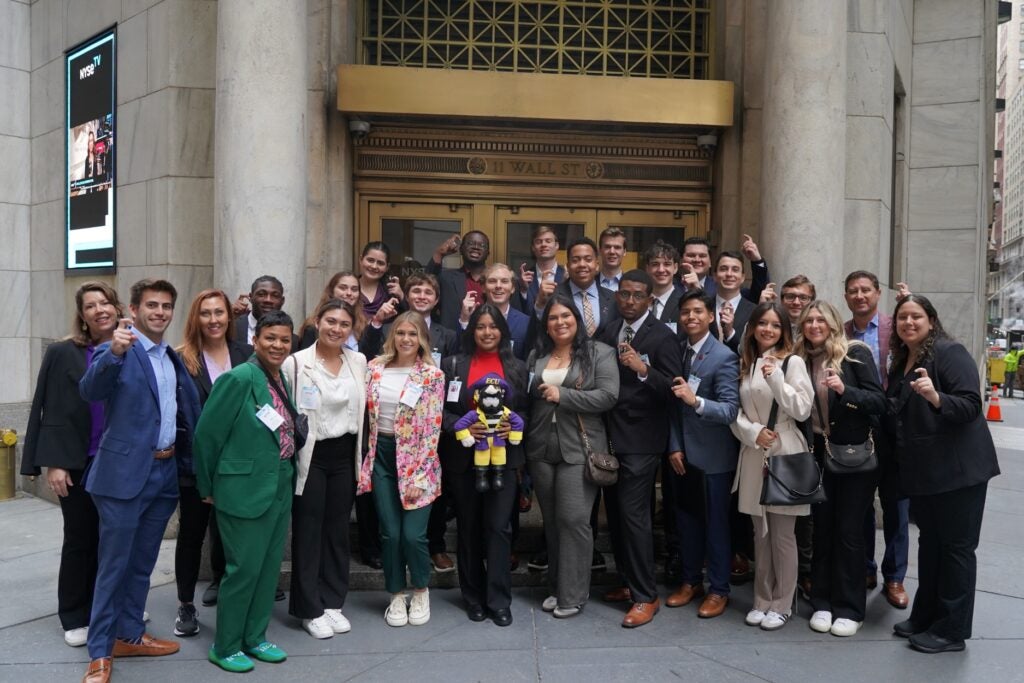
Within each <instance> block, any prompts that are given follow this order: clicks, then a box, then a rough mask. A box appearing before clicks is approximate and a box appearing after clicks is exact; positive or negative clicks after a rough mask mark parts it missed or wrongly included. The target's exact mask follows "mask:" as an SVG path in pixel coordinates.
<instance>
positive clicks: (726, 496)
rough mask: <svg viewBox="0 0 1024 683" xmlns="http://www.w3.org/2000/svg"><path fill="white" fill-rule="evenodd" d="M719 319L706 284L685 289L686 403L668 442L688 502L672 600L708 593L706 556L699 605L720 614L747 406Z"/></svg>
mask: <svg viewBox="0 0 1024 683" xmlns="http://www.w3.org/2000/svg"><path fill="white" fill-rule="evenodd" d="M714 319H715V301H714V299H712V298H711V297H710V296H707V295H705V294H704V293H703V292H702V291H700V290H695V291H692V292H688V293H687V294H685V295H684V296H683V300H682V302H681V304H680V307H679V329H680V331H681V332H682V333H683V334H684V335H685V339H686V341H684V342H683V349H684V355H683V373H682V375H681V376H679V377H676V378H675V380H674V382H673V392H674V393H675V395H676V398H678V399H679V401H680V402H679V403H678V404H676V414H675V417H673V419H672V420H671V425H670V426H671V430H670V433H669V446H668V449H669V458H668V460H669V464H670V465H671V466H672V469H673V470H674V471H675V474H676V476H677V480H676V481H674V482H673V484H672V485H673V487H674V490H675V492H676V498H677V502H678V503H680V507H679V508H677V518H676V519H677V526H678V529H679V536H680V540H681V544H682V551H683V553H682V554H683V584H682V586H680V587H679V590H677V591H676V592H675V593H673V594H672V595H670V596H669V597H668V599H667V600H666V601H665V604H666V605H668V606H669V607H681V606H683V605H685V604H687V603H689V602H691V601H692V600H694V599H695V598H698V597H700V596H702V595H704V582H703V579H702V578H701V572H702V569H703V567H704V564H705V562H704V561H705V558H706V559H707V568H708V584H709V586H708V592H707V597H705V598H704V601H703V602H702V603H701V606H700V608H699V609H698V610H697V615H698V616H700V617H704V618H710V617H717V616H718V615H720V614H721V613H722V612H723V611H724V610H725V606H726V604H728V602H729V572H730V564H731V558H732V551H731V549H730V547H729V506H730V503H731V500H732V497H731V495H730V492H731V490H732V480H733V475H734V474H735V472H736V461H737V459H738V457H739V442H738V441H737V440H736V437H734V436H733V435H732V431H730V429H729V424H730V423H732V422H733V421H734V420H735V419H736V414H737V413H738V412H739V402H740V398H739V375H740V367H739V358H737V356H736V354H734V353H733V352H732V350H730V349H729V347H727V346H726V345H725V344H723V343H722V342H720V341H718V340H717V339H715V335H713V334H711V332H710V329H711V324H712V321H714ZM683 478H694V479H692V480H691V481H688V482H687V481H682V479H683ZM701 478H702V479H703V481H700V479H701ZM690 491H703V497H704V500H703V501H700V500H697V501H694V500H692V499H691V500H687V498H689V497H690V496H689V494H688V492H690Z"/></svg>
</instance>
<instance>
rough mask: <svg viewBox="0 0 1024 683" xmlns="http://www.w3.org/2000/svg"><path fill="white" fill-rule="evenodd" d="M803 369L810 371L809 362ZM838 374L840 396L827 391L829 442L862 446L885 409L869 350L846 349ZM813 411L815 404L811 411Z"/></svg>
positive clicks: (885, 404)
mask: <svg viewBox="0 0 1024 683" xmlns="http://www.w3.org/2000/svg"><path fill="white" fill-rule="evenodd" d="M853 361H859V362H853ZM807 367H808V372H810V367H811V365H810V362H808V364H807ZM842 371H843V374H842V380H843V384H844V385H845V386H846V388H845V389H844V390H843V395H842V396H840V395H839V394H837V393H836V392H835V391H834V390H832V389H829V390H828V427H829V432H830V434H829V440H830V441H832V443H837V444H858V443H864V442H865V441H867V439H868V433H869V431H870V430H871V428H872V427H876V426H878V425H879V424H880V418H881V417H882V416H883V415H885V413H886V410H887V408H888V404H887V402H886V400H885V392H884V391H883V389H882V384H881V382H879V380H878V368H876V367H875V359H874V357H873V356H872V355H871V351H870V350H869V349H868V348H867V347H866V346H861V345H860V344H857V345H855V346H851V347H850V351H849V353H848V354H847V357H846V358H845V359H844V360H843V363H842ZM817 409H818V407H817V403H815V406H814V408H813V410H817Z"/></svg>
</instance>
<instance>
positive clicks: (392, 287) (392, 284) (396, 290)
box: [387, 275, 405, 301]
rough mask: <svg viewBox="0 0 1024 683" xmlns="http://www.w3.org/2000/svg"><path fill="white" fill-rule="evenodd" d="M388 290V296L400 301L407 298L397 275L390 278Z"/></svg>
mask: <svg viewBox="0 0 1024 683" xmlns="http://www.w3.org/2000/svg"><path fill="white" fill-rule="evenodd" d="M387 290H388V294H390V295H391V296H392V297H394V298H395V299H398V300H399V301H401V300H402V299H404V298H405V293H404V292H403V291H402V284H401V282H400V281H399V279H398V276H397V275H392V276H391V277H389V278H388V284H387Z"/></svg>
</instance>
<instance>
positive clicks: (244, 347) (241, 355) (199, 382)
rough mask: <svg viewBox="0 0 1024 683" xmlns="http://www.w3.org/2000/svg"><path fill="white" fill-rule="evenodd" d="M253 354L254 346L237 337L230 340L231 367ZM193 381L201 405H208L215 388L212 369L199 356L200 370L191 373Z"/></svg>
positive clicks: (229, 355)
mask: <svg viewBox="0 0 1024 683" xmlns="http://www.w3.org/2000/svg"><path fill="white" fill-rule="evenodd" d="M250 356H252V347H251V346H249V345H248V344H246V343H245V342H244V341H240V340H238V339H237V338H236V339H235V340H234V341H230V342H228V357H229V358H230V359H231V367H236V366H238V365H241V364H242V363H244V362H246V361H247V360H249V357H250ZM189 377H191V378H192V383H193V384H195V385H196V391H198V392H199V405H200V407H202V406H205V405H206V399H208V398H210V391H211V390H212V389H213V382H211V381H210V371H209V369H207V367H206V360H205V359H204V358H203V357H202V356H199V372H198V373H197V374H195V375H193V374H191V373H189Z"/></svg>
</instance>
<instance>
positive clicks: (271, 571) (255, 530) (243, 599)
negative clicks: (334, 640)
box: [213, 458, 295, 657]
mask: <svg viewBox="0 0 1024 683" xmlns="http://www.w3.org/2000/svg"><path fill="white" fill-rule="evenodd" d="M294 474H295V464H294V462H293V461H292V459H291V458H289V459H287V460H282V461H281V465H280V470H279V472H278V477H277V492H276V493H275V494H274V501H273V502H272V503H271V504H270V507H269V508H267V511H266V512H264V513H263V514H262V515H261V516H259V517H257V518H256V519H242V518H241V517H234V516H232V515H228V514H225V513H223V512H221V511H220V510H219V509H218V510H217V526H218V528H219V529H220V538H221V542H222V543H223V545H224V559H225V562H226V564H225V567H224V577H223V578H222V579H221V580H220V594H219V595H218V596H217V635H216V637H215V638H214V641H213V645H214V648H215V650H216V653H217V656H218V657H228V656H230V655H233V654H234V653H236V652H238V651H239V650H241V649H242V648H243V647H255V646H256V645H259V644H260V643H262V642H263V641H265V640H266V639H267V624H269V623H270V613H271V612H272V611H273V608H274V593H275V592H276V590H277V579H278V576H279V575H280V573H281V558H282V556H283V555H284V541H285V538H286V537H287V535H288V524H289V521H290V520H291V512H292V494H293V493H294V490H295V476H294ZM214 507H215V508H216V500H215V501H214Z"/></svg>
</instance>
